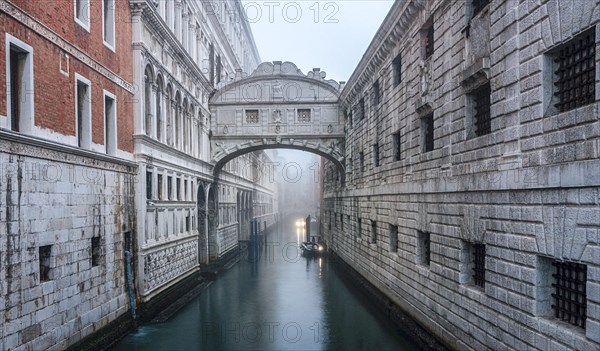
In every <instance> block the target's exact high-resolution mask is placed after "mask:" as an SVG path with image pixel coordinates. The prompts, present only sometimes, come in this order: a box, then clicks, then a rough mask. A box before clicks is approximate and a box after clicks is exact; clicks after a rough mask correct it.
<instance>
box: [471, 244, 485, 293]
mask: <svg viewBox="0 0 600 351" xmlns="http://www.w3.org/2000/svg"><path fill="white" fill-rule="evenodd" d="M472 274H473V283H474V284H475V285H477V286H479V287H482V288H483V287H484V286H485V245H483V244H473V273H472Z"/></svg>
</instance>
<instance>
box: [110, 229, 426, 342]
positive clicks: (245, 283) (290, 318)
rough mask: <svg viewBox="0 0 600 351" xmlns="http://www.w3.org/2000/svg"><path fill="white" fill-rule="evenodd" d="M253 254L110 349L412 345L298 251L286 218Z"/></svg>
mask: <svg viewBox="0 0 600 351" xmlns="http://www.w3.org/2000/svg"><path fill="white" fill-rule="evenodd" d="M280 228H283V229H282V230H279V231H275V232H272V233H270V234H269V236H268V238H267V240H268V242H269V243H268V244H267V245H266V246H265V248H263V250H262V254H261V257H260V258H259V259H256V260H250V259H248V258H244V259H242V260H240V262H239V263H237V264H236V265H234V266H233V267H232V268H230V269H229V270H227V271H225V272H222V273H221V274H220V275H219V277H218V279H217V280H216V281H215V282H213V283H212V284H211V285H210V286H209V287H208V288H207V289H206V290H205V291H203V292H202V294H201V295H200V296H198V297H197V298H196V299H194V300H193V301H192V302H190V303H189V304H188V305H187V306H186V307H184V308H183V309H181V310H180V311H179V312H178V313H177V314H176V315H174V316H173V317H172V318H171V319H170V320H169V321H168V322H166V323H161V324H150V325H145V326H142V327H140V328H139V329H138V331H137V332H134V333H132V334H130V335H128V336H127V337H126V338H125V339H123V340H122V341H121V342H120V343H119V344H118V345H116V347H115V348H114V350H128V351H130V350H144V351H145V350H211V351H213V350H417V349H418V347H417V345H416V343H414V342H413V341H412V340H410V338H409V337H408V336H407V335H405V334H404V333H402V332H401V331H399V330H397V329H396V328H394V327H393V326H391V325H389V323H388V322H386V321H385V320H382V317H381V316H379V315H378V314H377V313H376V312H374V311H372V306H370V304H369V302H368V301H365V298H364V296H363V295H361V294H360V293H358V292H356V291H353V287H352V286H349V285H348V283H347V282H346V281H343V280H342V279H341V277H340V276H338V274H337V273H336V267H335V266H334V264H333V262H330V260H329V259H328V258H326V257H323V258H305V257H302V256H300V252H299V251H298V249H297V245H296V244H297V242H298V240H299V238H298V236H297V233H296V230H295V228H294V227H292V226H291V225H289V226H281V227H280Z"/></svg>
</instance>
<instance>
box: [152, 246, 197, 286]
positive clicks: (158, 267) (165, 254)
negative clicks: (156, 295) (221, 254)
mask: <svg viewBox="0 0 600 351" xmlns="http://www.w3.org/2000/svg"><path fill="white" fill-rule="evenodd" d="M197 252H198V247H197V241H188V242H186V243H184V244H181V245H178V246H174V247H168V248H164V249H162V250H159V251H155V252H151V253H149V254H147V255H146V256H144V288H145V289H144V290H145V291H151V290H153V289H155V288H157V287H160V286H161V285H163V284H165V283H167V282H169V281H170V280H172V279H174V278H177V277H180V276H181V275H182V274H184V273H185V272H187V271H189V270H191V269H193V268H194V267H195V266H196V261H197V256H196V254H197Z"/></svg>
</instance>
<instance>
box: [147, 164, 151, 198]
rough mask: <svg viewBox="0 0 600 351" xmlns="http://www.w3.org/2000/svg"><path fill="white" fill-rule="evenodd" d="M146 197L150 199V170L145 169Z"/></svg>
mask: <svg viewBox="0 0 600 351" xmlns="http://www.w3.org/2000/svg"><path fill="white" fill-rule="evenodd" d="M146 199H147V200H152V171H146Z"/></svg>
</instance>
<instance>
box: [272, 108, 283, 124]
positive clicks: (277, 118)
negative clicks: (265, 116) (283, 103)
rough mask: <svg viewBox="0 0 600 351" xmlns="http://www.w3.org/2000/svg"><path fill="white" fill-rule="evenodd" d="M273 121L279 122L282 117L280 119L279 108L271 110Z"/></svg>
mask: <svg viewBox="0 0 600 351" xmlns="http://www.w3.org/2000/svg"><path fill="white" fill-rule="evenodd" d="M273 122H275V123H281V122H282V119H281V110H280V109H277V110H275V111H273Z"/></svg>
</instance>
